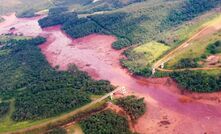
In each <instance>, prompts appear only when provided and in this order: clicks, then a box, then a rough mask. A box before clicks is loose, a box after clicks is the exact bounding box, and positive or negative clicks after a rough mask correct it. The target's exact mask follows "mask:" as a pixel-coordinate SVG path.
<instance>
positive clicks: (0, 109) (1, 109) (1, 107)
mask: <svg viewBox="0 0 221 134" xmlns="http://www.w3.org/2000/svg"><path fill="white" fill-rule="evenodd" d="M8 111H9V102H1V103H0V118H2V117H3V116H4V115H6V114H7V113H8Z"/></svg>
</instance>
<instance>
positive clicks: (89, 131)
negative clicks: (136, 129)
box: [80, 110, 131, 134]
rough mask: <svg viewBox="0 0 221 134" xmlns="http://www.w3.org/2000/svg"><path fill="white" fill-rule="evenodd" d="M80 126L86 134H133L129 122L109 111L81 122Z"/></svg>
mask: <svg viewBox="0 0 221 134" xmlns="http://www.w3.org/2000/svg"><path fill="white" fill-rule="evenodd" d="M80 126H81V128H82V129H83V131H84V133H85V134H131V132H130V130H129V125H128V122H127V120H126V119H125V118H124V117H121V116H119V115H117V114H115V113H114V112H112V111H109V110H106V111H103V112H100V113H97V114H95V115H92V116H90V117H88V118H86V119H84V120H82V121H80Z"/></svg>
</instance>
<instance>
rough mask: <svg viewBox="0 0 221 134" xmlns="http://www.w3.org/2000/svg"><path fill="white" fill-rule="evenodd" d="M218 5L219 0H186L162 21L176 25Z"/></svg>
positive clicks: (220, 2) (220, 3)
mask: <svg viewBox="0 0 221 134" xmlns="http://www.w3.org/2000/svg"><path fill="white" fill-rule="evenodd" d="M219 5H221V1H220V0H186V1H185V2H184V3H183V4H182V5H181V7H178V8H177V9H174V10H172V11H171V13H170V15H169V16H168V18H167V19H166V21H164V23H167V24H169V25H173V26H174V25H178V24H181V23H182V22H184V21H189V20H191V19H193V18H194V17H196V16H198V15H200V14H202V13H204V12H206V11H209V10H211V9H213V8H215V7H218V6H219Z"/></svg>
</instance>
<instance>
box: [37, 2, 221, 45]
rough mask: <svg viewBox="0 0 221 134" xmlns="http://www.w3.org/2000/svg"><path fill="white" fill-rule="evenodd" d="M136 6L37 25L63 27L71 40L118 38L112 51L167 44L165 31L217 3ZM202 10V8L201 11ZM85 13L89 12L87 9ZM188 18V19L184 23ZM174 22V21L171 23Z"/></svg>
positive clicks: (94, 5) (149, 3)
mask: <svg viewBox="0 0 221 134" xmlns="http://www.w3.org/2000/svg"><path fill="white" fill-rule="evenodd" d="M118 1H120V0H118ZM102 2H103V1H102ZM102 2H96V3H93V4H88V5H85V7H90V5H93V6H92V7H94V9H95V7H96V5H99V4H100V3H102ZM133 2H138V1H132V3H133ZM139 2H140V3H137V4H133V6H126V7H124V6H122V8H119V9H116V10H113V11H109V12H107V13H103V14H93V15H88V16H86V17H85V18H76V17H70V18H71V19H67V18H66V17H64V16H66V15H62V17H61V19H59V20H62V22H61V23H60V22H59V21H52V22H58V23H51V20H56V19H58V18H59V17H58V18H57V17H56V16H57V15H55V16H54V17H51V18H54V19H49V18H48V17H47V19H43V20H45V21H43V24H42V23H40V24H41V25H42V26H43V27H46V26H50V25H56V24H62V23H63V27H62V29H63V30H64V31H65V32H66V33H68V34H69V35H71V36H72V37H74V38H79V37H84V36H87V35H89V34H92V33H100V34H112V35H115V36H116V37H117V38H118V41H116V42H115V43H114V44H113V48H115V49H121V48H124V47H127V46H131V45H133V44H143V43H145V42H149V41H152V40H156V41H161V42H168V40H170V39H169V34H168V29H171V28H173V27H174V24H176V25H177V26H180V25H182V24H184V23H185V22H186V21H189V20H192V19H194V18H195V17H197V16H198V15H201V14H202V13H204V12H206V11H209V10H211V9H213V8H215V7H216V6H218V5H219V4H220V2H219V1H218V0H213V1H210V2H209V4H208V3H207V2H205V0H203V1H202V2H196V1H193V0H181V1H176V2H173V4H171V1H164V0H157V1H156V0H148V1H139ZM110 3H111V2H110ZM112 3H115V2H112ZM117 3H118V2H117ZM129 3H130V2H129ZM199 4H200V6H199ZM114 5H115V4H114ZM126 5H127V4H126ZM189 5H191V6H189ZM116 7H117V6H116ZM202 7H205V9H204V8H202ZM82 9H84V8H82ZM88 9H89V10H90V8H88ZM85 10H86V9H85ZM104 10H105V9H104ZM79 11H81V9H79V10H76V12H77V13H78V14H79ZM174 11H176V12H178V13H180V12H181V13H184V16H183V17H180V16H182V15H180V14H174ZM62 12H63V11H62ZM61 14H63V13H61ZM49 15H50V14H49ZM188 15H190V18H189V19H186V18H187V17H188ZM64 18H66V19H64ZM48 19H49V20H48ZM174 19H175V20H176V21H173V20H174ZM64 21H66V22H64ZM47 23H48V24H47ZM176 42H178V41H176Z"/></svg>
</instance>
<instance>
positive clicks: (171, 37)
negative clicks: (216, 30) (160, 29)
mask: <svg viewBox="0 0 221 134" xmlns="http://www.w3.org/2000/svg"><path fill="white" fill-rule="evenodd" d="M219 17H220V14H219V13H217V12H216V11H211V12H208V13H205V14H203V15H202V16H199V17H197V18H195V19H193V20H191V21H189V22H186V23H184V24H182V25H180V26H178V27H175V28H172V29H170V30H168V32H166V34H165V35H164V36H163V37H162V39H163V40H165V41H166V43H167V44H169V45H171V46H173V47H174V46H177V45H179V44H181V43H182V42H184V41H185V40H187V39H188V38H190V37H191V36H192V35H193V34H194V33H196V32H197V31H199V30H200V29H202V28H203V27H204V26H205V25H207V24H208V23H209V22H211V20H218V19H219Z"/></svg>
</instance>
